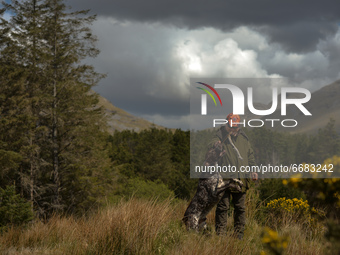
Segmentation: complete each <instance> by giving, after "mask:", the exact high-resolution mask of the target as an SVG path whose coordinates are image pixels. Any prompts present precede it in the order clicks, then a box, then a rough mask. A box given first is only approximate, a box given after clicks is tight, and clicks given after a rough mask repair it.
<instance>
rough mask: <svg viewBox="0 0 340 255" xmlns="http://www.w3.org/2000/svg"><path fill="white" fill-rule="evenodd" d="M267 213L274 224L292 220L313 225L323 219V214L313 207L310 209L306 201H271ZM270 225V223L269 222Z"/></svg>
mask: <svg viewBox="0 0 340 255" xmlns="http://www.w3.org/2000/svg"><path fill="white" fill-rule="evenodd" d="M266 209H267V212H268V213H269V214H270V216H272V217H270V218H272V219H273V220H274V221H275V222H276V223H284V222H285V221H286V223H287V222H289V221H291V220H293V221H294V222H297V221H300V222H301V223H303V224H309V225H312V226H313V225H315V223H316V222H317V219H318V218H320V217H324V216H325V215H324V213H323V212H322V211H320V210H318V209H315V208H314V207H310V205H309V204H308V201H307V200H303V199H297V198H293V199H286V198H285V197H282V198H279V199H274V200H271V201H270V202H269V203H268V204H267V206H266ZM269 223H271V222H269Z"/></svg>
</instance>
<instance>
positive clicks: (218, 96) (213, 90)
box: [197, 82, 222, 106]
mask: <svg viewBox="0 0 340 255" xmlns="http://www.w3.org/2000/svg"><path fill="white" fill-rule="evenodd" d="M197 83H199V84H202V85H204V86H206V87H208V88H209V89H211V90H212V92H214V93H215V95H216V96H217V98H218V100H219V101H220V104H221V106H222V100H221V98H220V95H219V94H218V93H217V91H216V90H215V89H214V88H213V87H211V86H210V85H208V84H205V83H203V82H197ZM197 88H199V87H197ZM199 89H201V90H204V91H205V92H207V93H208V94H209V96H211V98H212V99H213V100H214V102H215V105H216V101H215V98H214V97H213V95H212V94H211V93H210V92H209V91H208V90H206V89H202V88H199Z"/></svg>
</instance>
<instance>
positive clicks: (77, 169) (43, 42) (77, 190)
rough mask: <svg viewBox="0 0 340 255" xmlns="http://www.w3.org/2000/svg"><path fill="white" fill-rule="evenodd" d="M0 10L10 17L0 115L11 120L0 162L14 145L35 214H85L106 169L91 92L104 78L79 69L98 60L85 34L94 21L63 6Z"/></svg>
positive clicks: (26, 2)
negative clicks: (11, 131)
mask: <svg viewBox="0 0 340 255" xmlns="http://www.w3.org/2000/svg"><path fill="white" fill-rule="evenodd" d="M3 5H4V6H5V10H6V11H11V13H12V14H13V16H12V18H11V21H10V22H8V21H6V20H4V19H2V20H1V21H2V23H1V34H0V40H1V41H0V54H1V63H2V64H4V65H1V66H2V67H1V69H0V71H1V74H4V76H2V78H1V84H0V86H1V90H0V100H1V101H0V109H1V113H0V114H1V115H3V114H6V111H9V112H11V113H12V115H11V116H9V117H8V125H7V129H9V128H10V126H13V127H14V130H15V133H16V134H15V138H14V137H13V139H12V138H10V139H7V138H8V136H7V137H5V136H6V132H5V133H4V137H2V140H1V141H0V142H1V144H0V145H1V146H2V148H0V155H1V149H3V150H4V151H6V150H5V147H3V146H5V145H6V144H7V145H9V147H11V148H15V147H12V145H13V144H16V145H17V148H15V150H14V151H13V153H17V154H15V155H16V156H17V157H16V159H17V161H16V164H13V167H15V168H16V178H17V179H19V180H20V183H21V189H22V190H23V191H22V194H24V195H26V197H27V198H29V199H30V200H31V202H32V204H34V208H35V209H37V210H38V211H39V212H40V213H41V214H44V215H46V214H49V213H50V212H53V211H60V210H63V211H67V212H74V211H79V210H82V209H83V210H86V209H87V208H88V207H89V206H90V205H91V203H92V202H94V200H95V196H96V195H98V193H100V192H101V191H102V189H103V187H101V185H100V184H101V183H102V182H103V181H104V178H105V176H104V174H105V171H104V170H105V169H106V168H107V164H108V157H107V154H106V151H105V148H104V147H105V138H106V134H105V130H106V120H105V118H104V115H103V112H102V109H100V108H98V107H97V106H96V104H97V95H96V94H95V93H94V92H93V91H92V90H91V88H92V87H93V86H95V85H96V84H97V83H98V81H99V80H100V79H101V78H102V77H103V75H101V74H98V73H97V72H95V70H94V68H93V67H92V66H90V65H87V64H84V59H85V58H87V57H95V56H96V55H97V54H98V50H97V49H96V47H95V42H96V39H95V37H94V36H93V35H92V34H91V30H90V28H89V25H90V24H91V22H93V21H94V20H95V16H87V11H79V12H70V11H69V10H68V8H67V7H66V6H65V4H64V3H63V1H62V0H23V1H12V2H11V3H10V4H7V3H3ZM19 101H20V104H21V105H22V107H20V109H18V107H16V106H15V104H16V103H18V102H19ZM20 104H19V106H20ZM6 107H7V108H8V109H9V110H6ZM21 115H22V118H23V120H21V119H20V118H19V117H20V116H21ZM17 116H18V117H17ZM12 117H13V118H12ZM20 121H21V122H20ZM22 122H24V123H25V124H24V125H20V123H22ZM5 126H6V125H5ZM4 131H6V130H4ZM7 132H9V130H7ZM6 139H7V140H8V141H7V140H6ZM16 140H18V141H16ZM7 152H8V151H6V153H7ZM9 152H12V151H11V150H9ZM9 152H8V153H9ZM13 155H14V154H13ZM13 157H14V156H13ZM14 158H15V157H14Z"/></svg>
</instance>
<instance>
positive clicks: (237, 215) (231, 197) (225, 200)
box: [211, 114, 258, 239]
mask: <svg viewBox="0 0 340 255" xmlns="http://www.w3.org/2000/svg"><path fill="white" fill-rule="evenodd" d="M227 120H228V123H227V124H226V125H225V126H222V127H221V128H220V129H219V130H218V131H217V132H216V136H215V138H214V139H213V140H212V141H211V145H216V143H221V144H222V147H223V150H224V155H223V157H221V158H220V159H219V161H218V162H217V163H218V165H220V166H228V165H230V166H235V167H236V170H237V171H236V172H235V173H231V174H230V173H228V176H227V177H226V178H237V179H239V180H240V181H242V182H243V184H244V185H243V186H242V190H241V191H235V190H233V191H232V190H226V191H225V192H224V194H223V196H222V198H221V199H220V201H219V202H218V204H217V207H216V214H215V228H216V233H217V234H225V233H226V230H227V218H228V210H229V208H230V202H232V203H233V205H234V231H235V234H236V237H237V238H239V239H242V238H243V233H244V229H245V223H246V214H245V213H246V211H245V210H246V207H245V200H246V191H247V190H248V189H249V185H250V179H253V180H257V178H258V176H257V174H256V173H251V174H249V173H248V174H247V173H242V172H239V170H240V168H241V166H254V165H256V162H255V157H254V153H253V149H252V147H251V145H250V142H249V139H248V137H247V135H246V134H245V133H244V131H243V130H241V129H240V128H239V125H238V124H237V123H240V117H239V116H238V115H234V114H229V115H228V116H227ZM222 176H223V175H222Z"/></svg>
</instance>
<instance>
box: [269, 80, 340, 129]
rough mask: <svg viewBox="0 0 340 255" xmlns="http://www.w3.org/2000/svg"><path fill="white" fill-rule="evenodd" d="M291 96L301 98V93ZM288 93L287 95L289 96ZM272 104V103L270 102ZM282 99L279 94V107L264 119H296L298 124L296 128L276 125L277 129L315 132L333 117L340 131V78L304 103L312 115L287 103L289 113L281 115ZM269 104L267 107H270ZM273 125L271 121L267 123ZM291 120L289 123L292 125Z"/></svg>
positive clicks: (290, 95) (291, 96)
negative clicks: (307, 114)
mask: <svg viewBox="0 0 340 255" xmlns="http://www.w3.org/2000/svg"><path fill="white" fill-rule="evenodd" d="M288 95H289V98H299V97H301V94H295V93H292V94H288ZM288 95H287V97H288ZM269 105H271V103H270V104H269ZM280 105H281V100H280V96H279V100H278V108H277V109H276V111H275V112H274V113H273V114H271V115H270V116H266V117H263V118H262V119H280V120H283V119H295V120H296V121H297V122H298V125H297V126H296V127H294V128H284V127H282V126H281V124H279V122H275V124H276V123H277V124H278V125H275V127H276V130H279V131H289V132H293V133H315V132H317V131H318V129H319V128H323V127H324V126H325V125H326V124H327V123H328V122H329V120H330V119H331V118H333V119H334V120H335V128H336V130H337V131H338V132H339V133H340V80H338V81H336V82H334V83H332V84H330V85H327V86H324V87H322V88H321V89H319V90H317V91H315V92H313V93H312V95H311V99H310V100H309V102H307V103H305V104H303V105H304V106H305V108H306V109H307V110H308V111H309V112H310V113H311V114H312V116H305V115H304V114H303V113H302V112H301V111H300V110H299V109H298V108H297V107H296V106H295V105H287V115H286V116H281V107H280ZM268 108H269V106H267V107H266V109H268ZM266 124H267V126H268V124H269V125H271V123H270V122H269V123H266ZM292 124H293V123H292V122H290V123H289V124H288V122H287V125H292Z"/></svg>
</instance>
